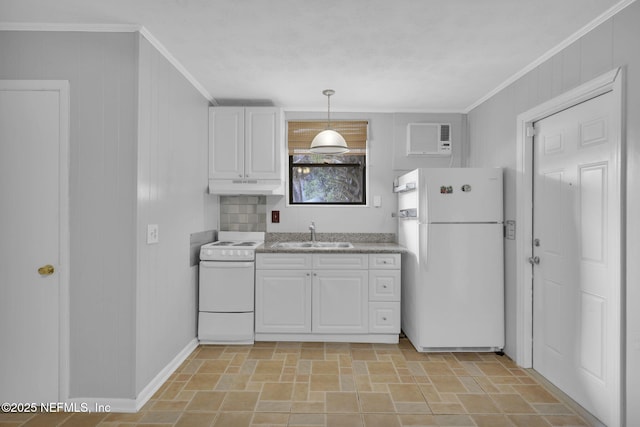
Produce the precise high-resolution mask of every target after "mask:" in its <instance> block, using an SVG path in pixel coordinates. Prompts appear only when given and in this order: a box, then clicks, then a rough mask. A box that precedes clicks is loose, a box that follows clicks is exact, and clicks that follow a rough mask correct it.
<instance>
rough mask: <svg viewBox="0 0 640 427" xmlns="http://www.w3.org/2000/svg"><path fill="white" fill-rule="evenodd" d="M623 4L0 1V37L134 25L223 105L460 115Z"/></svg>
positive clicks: (550, 0)
mask: <svg viewBox="0 0 640 427" xmlns="http://www.w3.org/2000/svg"><path fill="white" fill-rule="evenodd" d="M628 3H630V1H629V0H625V1H623V2H620V1H619V0H561V1H559V0H535V1H531V0H527V1H524V0H437V1H436V0H400V1H392V0H56V1H51V0H0V28H20V27H19V25H17V24H84V25H93V26H95V27H96V28H99V27H100V26H109V25H132V26H143V27H144V28H145V29H146V30H148V32H149V33H150V34H151V35H153V37H154V38H155V39H156V40H157V41H158V42H159V43H160V44H162V45H163V46H164V47H165V48H166V50H167V51H168V52H169V53H170V54H171V55H172V56H173V57H174V58H175V59H176V60H177V62H178V63H179V64H181V65H182V67H183V68H184V69H185V70H187V72H188V73H189V74H191V76H192V77H193V79H195V81H197V82H198V83H199V84H200V85H201V87H202V88H204V90H203V92H205V93H207V92H208V94H210V95H211V96H212V97H213V98H214V99H216V100H220V101H221V102H224V103H242V102H247V103H251V102H255V103H258V104H260V103H271V102H272V103H273V104H275V105H278V106H282V107H284V108H286V109H290V110H322V109H325V108H326V98H325V97H324V96H323V95H322V90H323V89H327V88H332V89H335V91H336V94H335V95H334V96H333V97H332V99H331V109H332V111H336V112H338V111H388V112H389V111H395V112H401V111H404V112H406V111H433V112H437V111H456V112H461V111H466V110H467V109H468V108H469V107H470V106H472V105H474V104H475V103H476V102H477V101H478V100H480V99H482V98H483V97H485V96H486V95H487V94H488V93H491V92H492V91H493V90H494V89H496V88H497V87H498V86H500V85H501V84H502V83H504V82H505V81H507V80H508V79H510V78H511V77H512V76H514V75H515V74H517V73H518V72H520V71H521V70H523V69H525V68H526V67H527V66H529V65H530V64H532V63H534V62H535V61H536V60H537V59H539V58H540V57H542V56H543V55H545V54H546V53H548V52H549V51H551V50H552V49H554V48H555V47H556V46H558V45H560V44H562V43H563V42H565V41H566V40H568V39H570V38H571V37H572V36H574V35H575V34H576V33H579V32H581V31H584V29H585V28H588V26H589V25H590V24H591V23H593V21H594V20H596V19H598V18H599V17H602V16H603V15H604V16H607V14H610V13H611V11H612V10H616V8H620V7H621V6H622V5H624V4H628ZM2 24H5V25H4V26H2ZM7 24H8V26H7ZM11 26H13V27H11ZM31 28H34V26H33V25H31ZM43 28H46V25H43ZM58 28H64V26H59V27H58ZM105 28H106V27H105ZM241 100H242V101H241Z"/></svg>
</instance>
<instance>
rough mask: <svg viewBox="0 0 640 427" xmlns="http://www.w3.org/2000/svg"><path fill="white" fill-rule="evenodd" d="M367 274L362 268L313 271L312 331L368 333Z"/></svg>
mask: <svg viewBox="0 0 640 427" xmlns="http://www.w3.org/2000/svg"><path fill="white" fill-rule="evenodd" d="M368 276H369V273H368V271H366V270H342V271H322V270H320V271H315V272H314V273H313V298H312V301H313V308H312V313H313V332H315V333H326V334H340V333H367V332H369V327H368V321H369V298H368V295H369V283H368Z"/></svg>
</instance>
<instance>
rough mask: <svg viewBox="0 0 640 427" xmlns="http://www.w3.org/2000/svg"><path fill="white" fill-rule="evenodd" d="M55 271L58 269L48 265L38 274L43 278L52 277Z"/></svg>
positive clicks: (39, 270)
mask: <svg viewBox="0 0 640 427" xmlns="http://www.w3.org/2000/svg"><path fill="white" fill-rule="evenodd" d="M54 271H56V269H55V268H53V265H51V264H47V265H43V266H42V267H40V268H39V269H38V274H40V275H41V276H50V275H52V274H53V273H54Z"/></svg>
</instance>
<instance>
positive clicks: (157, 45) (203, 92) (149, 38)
mask: <svg viewBox="0 0 640 427" xmlns="http://www.w3.org/2000/svg"><path fill="white" fill-rule="evenodd" d="M138 31H139V33H140V35H141V36H142V37H144V38H145V39H147V41H148V42H149V43H151V45H152V46H153V47H155V48H156V50H158V52H160V54H161V55H162V56H164V57H165V59H166V60H167V61H169V62H170V63H171V65H173V66H174V67H175V68H176V70H178V72H180V74H182V75H183V76H184V78H185V79H187V80H188V81H189V83H191V85H192V86H193V87H194V88H195V89H196V90H197V91H198V92H200V94H201V95H202V96H204V97H205V98H206V99H207V100H208V101H209V102H210V103H212V104H213V105H216V101H215V99H214V98H213V96H211V94H210V93H209V91H208V90H207V89H205V87H204V86H202V85H201V84H200V82H199V81H198V80H196V78H195V77H193V75H192V74H191V73H190V72H189V71H187V69H186V68H185V67H184V66H183V65H182V64H181V63H180V61H178V60H177V59H176V58H175V57H174V56H173V55H172V54H171V52H169V50H168V49H167V48H166V47H165V46H164V45H163V44H162V43H160V41H159V40H158V39H157V38H155V36H154V35H153V34H151V32H150V31H149V30H147V29H146V28H145V27H140V29H139V30H138Z"/></svg>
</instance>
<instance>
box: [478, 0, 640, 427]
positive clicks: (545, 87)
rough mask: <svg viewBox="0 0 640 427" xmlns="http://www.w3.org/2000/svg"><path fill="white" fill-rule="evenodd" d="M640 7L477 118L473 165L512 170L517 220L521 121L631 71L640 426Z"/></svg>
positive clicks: (633, 341)
mask: <svg viewBox="0 0 640 427" xmlns="http://www.w3.org/2000/svg"><path fill="white" fill-rule="evenodd" d="M639 22H640V3H639V2H635V3H632V4H631V5H630V6H629V7H627V8H626V9H624V10H623V11H621V12H620V13H618V14H617V15H616V16H614V17H613V18H611V19H609V20H607V21H606V22H604V23H603V24H601V25H600V26H598V27H597V28H595V29H594V30H593V31H591V32H590V33H589V34H587V35H585V36H584V37H582V38H581V39H580V40H578V41H576V42H575V43H573V44H572V45H570V46H569V47H567V48H566V49H564V50H562V51H561V52H559V53H558V54H557V55H555V56H554V57H552V58H550V59H549V60H548V61H546V62H544V63H543V64H541V65H540V66H539V67H537V68H536V69H534V70H532V71H531V72H529V73H528V74H526V75H525V76H523V77H522V78H520V79H519V80H517V81H516V82H514V83H513V84H512V85H510V86H509V87H507V88H505V89H504V90H502V91H501V92H499V93H498V94H496V95H495V96H494V97H492V98H491V99H489V100H488V101H486V102H484V103H483V104H481V105H480V106H478V107H477V108H475V109H474V110H473V111H471V112H470V113H469V116H468V123H469V141H470V142H469V145H470V159H469V163H470V166H478V167H494V166H499V167H503V168H505V169H506V174H505V219H515V215H516V194H515V179H516V177H515V168H516V146H515V141H516V117H517V115H518V114H520V113H522V112H524V111H527V110H529V109H531V108H532V107H534V106H536V105H538V104H540V103H542V102H544V101H546V100H549V99H551V98H553V97H555V96H557V95H559V94H561V93H563V92H566V91H567V90H569V89H571V88H574V87H576V86H578V85H580V84H582V83H584V82H587V81H589V80H591V79H592V78H594V77H596V76H598V75H600V74H602V73H604V72H607V71H610V70H612V69H614V68H616V67H618V66H624V67H625V71H626V77H627V81H626V93H627V99H626V108H627V111H626V119H627V128H626V142H627V156H626V161H627V209H626V217H627V233H626V238H627V245H626V250H627V254H626V255H627V256H626V259H627V271H626V299H625V303H626V319H625V325H626V349H625V350H626V354H625V357H626V392H627V396H626V402H627V408H626V414H627V425H628V426H637V425H640V407H638V405H637V404H636V403H635V402H640V265H639V263H638V262H637V260H638V259H640V197H639V196H638V195H639V194H640V121H639V120H638V117H640V54H639V53H638V52H639V50H638V41H640V25H638V23H639ZM505 242H506V247H505V249H506V260H505V265H506V277H505V278H506V292H507V295H506V303H507V319H506V320H507V322H506V324H507V347H506V352H507V354H509V355H515V352H516V342H515V330H514V325H515V304H516V302H515V287H516V277H515V273H516V271H515V268H516V267H515V259H514V252H515V245H516V241H514V240H506V241H505Z"/></svg>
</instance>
